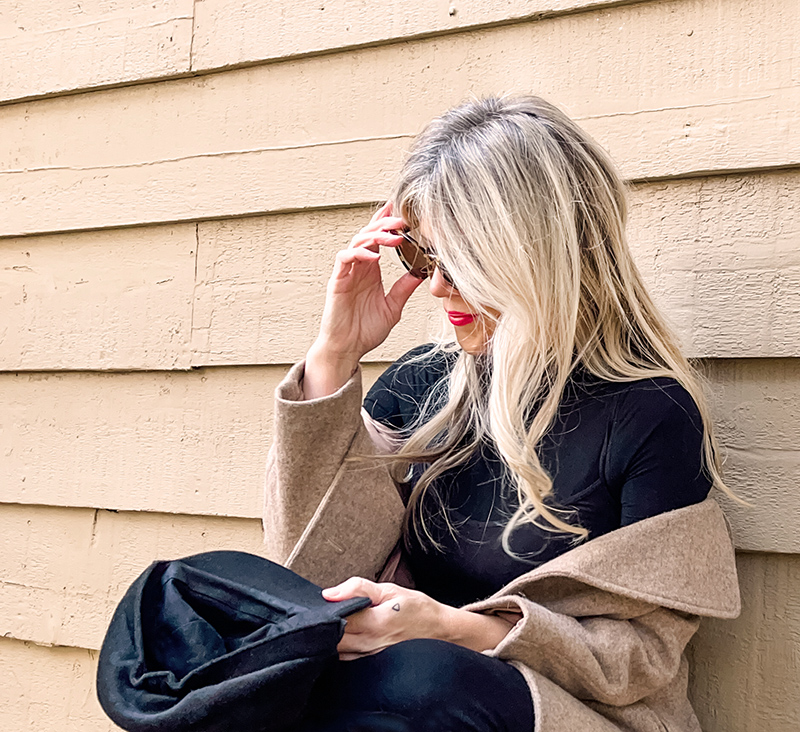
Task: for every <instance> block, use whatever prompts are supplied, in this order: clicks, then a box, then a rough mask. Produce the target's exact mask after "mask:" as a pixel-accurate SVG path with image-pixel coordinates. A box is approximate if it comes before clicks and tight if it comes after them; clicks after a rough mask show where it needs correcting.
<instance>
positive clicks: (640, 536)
mask: <svg viewBox="0 0 800 732" xmlns="http://www.w3.org/2000/svg"><path fill="white" fill-rule="evenodd" d="M553 577H561V578H569V579H573V580H575V581H577V582H579V583H581V584H583V585H588V586H590V587H594V588H596V589H599V590H604V591H607V592H611V593H613V594H615V595H617V596H622V597H627V598H630V599H633V600H640V601H644V602H648V603H652V604H656V605H661V606H663V607H668V608H671V609H674V610H679V611H682V612H687V613H692V614H695V615H703V616H709V617H718V618H735V617H736V616H737V615H738V614H739V611H740V608H741V603H740V597H739V587H738V581H737V575H736V562H735V556H734V551H733V545H732V543H731V538H730V532H729V529H728V525H727V521H726V519H725V516H724V514H723V513H722V509H720V507H719V506H718V505H717V503H716V501H714V500H713V499H710V498H709V499H706V500H705V501H703V502H702V503H698V504H695V505H693V506H687V507H686V508H680V509H677V510H675V511H669V512H667V513H663V514H659V515H657V516H653V517H651V518H648V519H645V520H643V521H639V522H637V523H634V524H630V525H628V526H624V527H622V528H621V529H617V530H616V531H612V532H610V533H608V534H605V535H603V536H599V537H597V538H596V539H592V540H591V541H588V542H586V543H585V544H581V545H580V546H577V547H575V548H574V549H572V550H570V551H568V552H566V553H565V554H562V555H561V556H559V557H556V558H555V559H552V560H551V561H549V562H547V563H545V564H543V565H541V566H540V567H538V568H536V569H534V570H532V571H530V572H527V573H526V574H524V575H522V576H521V577H519V578H517V579H516V580H514V581H513V582H511V583H509V584H508V585H506V586H505V587H504V588H502V589H501V590H500V591H499V592H498V593H496V596H500V595H507V594H524V595H528V594H535V593H536V588H537V585H539V586H541V585H545V584H546V583H545V582H544V580H546V579H547V578H553Z"/></svg>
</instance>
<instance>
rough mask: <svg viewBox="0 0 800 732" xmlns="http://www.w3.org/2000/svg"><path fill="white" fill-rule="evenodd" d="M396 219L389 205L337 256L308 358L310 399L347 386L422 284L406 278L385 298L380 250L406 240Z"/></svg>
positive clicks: (307, 392)
mask: <svg viewBox="0 0 800 732" xmlns="http://www.w3.org/2000/svg"><path fill="white" fill-rule="evenodd" d="M391 214H392V206H391V203H387V204H386V205H384V206H383V208H381V209H380V210H378V211H377V212H376V213H375V215H374V216H373V217H372V219H371V221H370V222H369V223H368V224H367V225H366V226H365V227H364V228H363V229H362V230H361V231H360V232H359V233H358V234H356V235H355V236H354V237H353V240H352V241H351V242H350V246H349V247H348V248H347V249H343V250H342V251H340V252H339V253H338V254H337V255H336V263H335V265H334V269H333V274H332V275H331V278H330V280H329V281H328V289H327V294H326V298H325V307H324V308H323V311H322V322H321V324H320V330H319V335H318V337H317V340H316V341H315V342H314V345H313V346H312V347H311V350H310V351H309V352H308V355H307V357H306V374H305V379H304V384H303V391H304V393H305V396H306V398H307V399H315V398H317V397H323V396H328V395H329V394H332V393H334V392H335V391H337V390H338V389H339V388H341V387H342V386H343V385H344V384H345V383H346V382H347V380H348V379H349V378H350V377H351V376H352V375H353V373H354V372H355V369H356V367H357V366H358V363H359V361H360V360H361V358H362V357H363V356H364V354H366V353H368V352H369V351H371V350H372V349H374V348H377V347H378V346H379V345H380V344H381V343H383V341H385V340H386V338H387V336H388V335H389V333H390V332H391V330H392V328H394V326H395V325H397V323H398V322H399V321H400V315H401V313H402V311H403V307H404V306H405V304H406V302H407V301H408V298H409V297H411V294H412V293H413V292H414V290H416V289H417V287H419V285H420V283H421V282H422V280H420V279H418V278H416V277H413V276H412V275H410V274H408V273H406V274H404V275H403V276H402V277H400V279H398V280H397V282H395V283H394V285H392V287H391V288H390V290H389V292H384V289H383V279H382V277H381V269H380V258H381V254H380V248H381V246H384V247H392V246H397V244H398V243H400V242H401V241H402V237H400V236H398V235H396V234H393V233H391V232H392V231H394V230H396V229H401V228H403V227H404V226H405V222H404V221H403V219H402V218H399V217H397V216H392V215H391Z"/></svg>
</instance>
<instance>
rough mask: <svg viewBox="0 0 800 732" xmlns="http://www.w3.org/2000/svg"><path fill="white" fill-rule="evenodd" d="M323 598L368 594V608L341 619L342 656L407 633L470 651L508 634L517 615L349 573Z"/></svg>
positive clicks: (385, 643) (391, 642)
mask: <svg viewBox="0 0 800 732" xmlns="http://www.w3.org/2000/svg"><path fill="white" fill-rule="evenodd" d="M322 594H323V596H324V597H325V599H327V600H331V601H341V600H345V599H348V598H350V597H369V598H370V599H371V600H372V607H369V608H367V609H366V610H361V611H359V612H357V613H355V614H353V615H351V616H350V617H348V618H347V625H346V627H345V633H344V636H343V638H342V640H341V642H340V643H339V655H340V657H341V658H342V659H344V660H351V659H355V658H359V657H360V656H365V655H370V654H372V653H377V652H378V651H382V650H383V649H384V648H387V647H388V646H391V645H394V644H395V643H400V642H401V641H404V640H411V639H413V638H435V639H437V640H444V641H448V642H450V643H455V644H456V645H459V646H463V647H464V648H469V649H471V650H473V651H486V650H490V649H492V648H495V647H496V646H497V645H499V644H500V642H501V641H502V640H503V639H504V638H505V637H506V636H507V635H508V633H509V632H510V631H511V629H512V628H513V627H514V624H515V622H516V621H517V620H518V619H519V618H520V617H522V616H521V614H515V613H513V612H510V613H501V614H500V615H487V614H482V613H473V612H469V611H468V610H460V609H458V608H454V607H451V606H449V605H445V604H443V603H440V602H437V601H436V600H434V599H433V598H431V597H429V596H428V595H426V594H424V593H422V592H418V591H417V590H409V589H407V588H405V587H400V586H398V585H395V584H392V583H389V582H382V583H377V582H370V581H369V580H366V579H363V578H361V577H351V578H350V579H348V580H347V581H345V582H343V583H342V584H340V585H338V586H336V587H331V588H328V589H326V590H323V593H322Z"/></svg>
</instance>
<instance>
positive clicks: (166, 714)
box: [97, 551, 370, 732]
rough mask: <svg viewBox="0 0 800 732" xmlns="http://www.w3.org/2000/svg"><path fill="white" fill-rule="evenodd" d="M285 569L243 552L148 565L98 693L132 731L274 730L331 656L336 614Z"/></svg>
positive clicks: (299, 706)
mask: <svg viewBox="0 0 800 732" xmlns="http://www.w3.org/2000/svg"><path fill="white" fill-rule="evenodd" d="M369 604H370V601H369V599H368V598H366V597H358V598H353V599H351V600H344V601H342V602H328V601H327V600H325V598H323V597H322V594H321V589H320V588H319V587H317V586H316V585H314V584H312V583H311V582H308V581H307V580H305V579H303V578H302V577H300V576H299V575H297V574H295V573H294V572H292V571H290V570H288V569H285V568H284V567H281V566H280V565H278V564H275V563H274V562H270V561H268V560H266V559H263V558H261V557H257V556H254V555H252V554H245V553H243V552H233V551H217V552H207V553H205V554H196V555H194V556H191V557H186V558H185V559H178V560H174V561H169V562H154V563H153V564H151V565H150V567H148V568H147V570H145V572H144V573H143V574H142V575H141V576H140V577H139V578H138V579H137V580H136V581H135V582H134V583H133V585H131V587H130V589H129V590H128V591H127V593H125V596H124V597H123V598H122V601H121V602H120V603H119V606H118V607H117V609H116V612H115V613H114V616H113V618H112V620H111V624H110V626H109V628H108V632H107V633H106V637H105V640H104V641H103V646H102V649H101V651H100V659H99V663H98V669H97V696H98V698H99V700H100V704H101V706H102V707H103V709H104V710H105V712H106V714H108V716H109V717H111V719H112V720H113V721H114V722H115V723H116V724H118V725H119V726H120V727H122V728H123V729H126V730H130V731H131V732H156V731H158V732H162V731H163V732H166V731H167V730H169V732H278V731H280V730H286V729H289V728H290V727H291V726H292V725H293V724H295V723H297V722H298V720H299V719H300V718H301V717H302V715H303V712H304V710H305V705H306V702H307V700H308V696H309V694H310V692H311V688H312V686H313V684H314V682H315V680H316V679H317V677H318V676H319V675H320V673H321V672H322V671H323V669H324V668H325V667H326V665H327V664H328V663H330V662H332V661H333V660H334V659H335V658H336V645H337V644H338V642H339V640H340V639H341V637H342V634H343V633H344V626H345V621H344V617H345V616H346V615H349V614H351V613H354V612H356V611H357V610H361V609H362V608H365V607H368V606H369Z"/></svg>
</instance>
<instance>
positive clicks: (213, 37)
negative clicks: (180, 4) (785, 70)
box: [192, 0, 631, 71]
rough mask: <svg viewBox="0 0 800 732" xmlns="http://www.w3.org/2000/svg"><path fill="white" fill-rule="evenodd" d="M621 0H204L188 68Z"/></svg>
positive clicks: (365, 42) (443, 30)
mask: <svg viewBox="0 0 800 732" xmlns="http://www.w3.org/2000/svg"><path fill="white" fill-rule="evenodd" d="M627 2H631V0H622V1H621V2H615V1H614V0H478V1H477V2H475V1H472V2H463V3H462V2H452V1H451V0H435V2H431V1H430V0H429V2H425V3H415V2H408V1H406V2H391V1H388V0H378V1H377V2H370V3H364V2H361V1H360V0H327V2H324V3H321V2H309V0H299V2H290V0H278V1H277V2H270V3H263V2H257V1H256V0H244V1H243V2H238V3H236V4H235V5H233V6H232V5H231V3H229V2H225V0H202V2H199V3H198V4H197V6H196V9H195V34H194V44H193V46H192V70H193V71H201V70H204V69H216V68H222V67H225V66H233V65H235V64H243V63H244V64H246V63H257V62H259V61H269V60H276V59H281V58H284V57H287V56H297V55H303V54H312V53H321V52H326V51H328V52H329V51H331V50H333V49H337V48H354V47H357V46H364V45H374V44H382V43H391V42H396V41H400V40H406V39H409V38H413V37H417V36H421V35H433V34H438V33H451V32H453V31H457V30H464V29H467V28H470V27H472V26H482V25H491V24H494V23H507V22H509V21H513V20H520V19H524V18H532V17H547V16H553V15H559V14H562V13H569V12H575V11H587V10H592V9H595V8H605V7H609V6H612V5H618V4H626V3H627Z"/></svg>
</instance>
